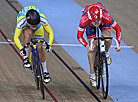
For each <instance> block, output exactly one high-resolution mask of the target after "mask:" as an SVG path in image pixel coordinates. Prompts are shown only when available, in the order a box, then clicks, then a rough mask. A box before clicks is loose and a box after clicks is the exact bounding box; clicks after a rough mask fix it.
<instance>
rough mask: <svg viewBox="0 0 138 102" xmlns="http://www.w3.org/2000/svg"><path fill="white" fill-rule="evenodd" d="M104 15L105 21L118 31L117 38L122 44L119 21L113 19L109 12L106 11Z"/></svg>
mask: <svg viewBox="0 0 138 102" xmlns="http://www.w3.org/2000/svg"><path fill="white" fill-rule="evenodd" d="M104 16H105V18H103V19H104V22H105V23H108V24H110V26H111V27H112V28H113V29H114V30H115V31H116V38H117V41H118V43H119V45H120V41H121V28H120V26H119V25H118V24H117V22H116V21H115V20H113V19H112V17H111V16H110V15H109V14H108V13H104Z"/></svg>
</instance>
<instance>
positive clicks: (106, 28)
mask: <svg viewBox="0 0 138 102" xmlns="http://www.w3.org/2000/svg"><path fill="white" fill-rule="evenodd" d="M100 29H101V32H102V35H103V36H105V37H111V28H110V25H109V24H106V23H104V24H101V25H100ZM111 44H112V40H111V39H106V40H105V53H106V57H107V63H108V65H110V64H111V62H112V60H111V56H110V53H109V49H110V46H111Z"/></svg>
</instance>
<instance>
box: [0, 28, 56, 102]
mask: <svg viewBox="0 0 138 102" xmlns="http://www.w3.org/2000/svg"><path fill="white" fill-rule="evenodd" d="M0 33H1V35H2V36H3V37H4V39H5V40H6V41H7V42H9V45H10V46H11V47H12V48H13V50H14V51H15V52H16V54H17V55H18V56H19V57H20V59H21V60H23V58H22V56H21V55H20V53H19V52H18V51H17V50H16V48H15V47H14V46H13V45H12V44H11V43H10V41H8V38H7V37H6V35H5V34H4V33H3V32H2V30H1V29H0ZM43 86H44V88H45V90H46V91H47V93H48V94H49V95H50V96H51V98H52V99H53V100H54V101H55V102H58V100H57V99H56V98H55V97H54V95H53V94H52V93H51V92H50V91H49V89H48V88H47V87H46V85H45V84H43Z"/></svg>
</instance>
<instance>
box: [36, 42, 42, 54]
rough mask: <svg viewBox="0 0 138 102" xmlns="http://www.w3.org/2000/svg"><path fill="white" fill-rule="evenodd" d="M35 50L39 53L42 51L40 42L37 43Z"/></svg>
mask: <svg viewBox="0 0 138 102" xmlns="http://www.w3.org/2000/svg"><path fill="white" fill-rule="evenodd" d="M37 50H38V52H39V53H41V52H42V51H43V47H42V44H37Z"/></svg>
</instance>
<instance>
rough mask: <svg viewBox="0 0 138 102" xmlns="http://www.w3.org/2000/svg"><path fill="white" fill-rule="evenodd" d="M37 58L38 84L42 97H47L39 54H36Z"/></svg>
mask: <svg viewBox="0 0 138 102" xmlns="http://www.w3.org/2000/svg"><path fill="white" fill-rule="evenodd" d="M35 59H36V68H37V74H38V76H37V78H38V80H37V85H38V87H40V90H41V94H42V98H43V99H45V94H44V86H43V79H42V70H41V65H40V62H39V60H38V56H36V57H35Z"/></svg>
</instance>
